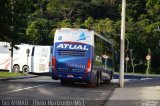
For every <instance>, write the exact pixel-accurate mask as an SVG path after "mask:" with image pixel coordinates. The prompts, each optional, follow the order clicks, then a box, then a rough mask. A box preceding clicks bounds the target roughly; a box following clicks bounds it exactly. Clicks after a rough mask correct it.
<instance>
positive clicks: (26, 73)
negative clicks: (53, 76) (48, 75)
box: [22, 66, 29, 75]
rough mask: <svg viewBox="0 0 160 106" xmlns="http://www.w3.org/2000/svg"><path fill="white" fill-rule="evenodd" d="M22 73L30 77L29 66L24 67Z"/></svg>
mask: <svg viewBox="0 0 160 106" xmlns="http://www.w3.org/2000/svg"><path fill="white" fill-rule="evenodd" d="M22 72H23V74H24V75H28V73H29V67H28V66H23V68H22Z"/></svg>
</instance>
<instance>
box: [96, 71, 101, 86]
mask: <svg viewBox="0 0 160 106" xmlns="http://www.w3.org/2000/svg"><path fill="white" fill-rule="evenodd" d="M100 84H101V74H100V71H98V72H97V75H96V86H97V87H99V86H100Z"/></svg>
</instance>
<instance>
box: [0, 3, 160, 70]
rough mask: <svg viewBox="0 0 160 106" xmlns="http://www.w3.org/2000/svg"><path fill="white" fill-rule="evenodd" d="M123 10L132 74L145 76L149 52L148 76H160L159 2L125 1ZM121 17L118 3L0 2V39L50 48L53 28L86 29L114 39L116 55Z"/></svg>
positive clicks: (127, 52)
mask: <svg viewBox="0 0 160 106" xmlns="http://www.w3.org/2000/svg"><path fill="white" fill-rule="evenodd" d="M126 9H127V11H126V14H127V15H126V16H127V17H126V39H128V40H129V44H127V41H126V48H127V46H128V50H126V55H128V56H129V57H130V60H131V58H132V60H133V61H132V62H133V63H134V66H135V72H139V73H141V72H142V73H145V70H146V68H147V66H146V59H145V56H146V55H147V53H148V51H147V50H148V49H150V50H151V53H152V54H151V57H152V60H151V67H152V71H151V73H160V66H159V63H160V37H159V35H160V29H159V27H158V26H160V15H159V13H160V0H127V8H126ZM120 14H121V1H120V0H0V40H1V41H8V42H14V43H15V44H16V43H31V44H41V45H51V44H52V42H53V39H54V32H55V30H56V28H61V27H72V28H87V29H91V30H94V31H96V32H98V33H100V34H102V35H104V36H106V37H107V38H110V39H113V41H114V47H115V50H116V51H117V52H119V47H120V45H119V44H120V40H119V39H120V24H121V22H120V19H121V15H120ZM99 46H101V45H100V44H99ZM101 49H103V48H101ZM131 53H132V56H131ZM117 56H118V55H117ZM129 63H131V61H129ZM129 63H128V65H129V70H130V71H132V65H131V64H129Z"/></svg>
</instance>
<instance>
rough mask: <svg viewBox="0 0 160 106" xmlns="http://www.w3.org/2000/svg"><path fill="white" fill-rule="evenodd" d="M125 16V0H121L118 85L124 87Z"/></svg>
mask: <svg viewBox="0 0 160 106" xmlns="http://www.w3.org/2000/svg"><path fill="white" fill-rule="evenodd" d="M125 17H126V0H122V13H121V50H120V73H119V85H120V87H124V60H125V59H124V52H125Z"/></svg>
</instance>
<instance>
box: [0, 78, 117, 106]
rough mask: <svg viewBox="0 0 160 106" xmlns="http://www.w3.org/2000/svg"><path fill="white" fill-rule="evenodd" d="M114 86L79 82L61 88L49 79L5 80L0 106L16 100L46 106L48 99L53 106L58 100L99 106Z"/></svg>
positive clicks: (0, 86) (16, 101)
mask: <svg viewBox="0 0 160 106" xmlns="http://www.w3.org/2000/svg"><path fill="white" fill-rule="evenodd" d="M115 87H118V84H117V83H110V84H101V86H100V87H89V86H87V85H86V84H79V83H75V84H67V85H61V84H60V81H59V80H57V81H56V80H52V79H51V78H50V77H49V76H38V77H31V78H25V79H16V80H6V81H0V100H1V103H0V105H2V106H11V105H12V106H16V105H17V104H16V103H18V101H21V102H24V100H25V102H26V103H29V104H31V105H34V106H35V105H36V106H40V105H43V104H44V105H46V103H48V101H49V100H51V101H52V102H51V104H52V105H53V103H55V101H57V100H58V101H63V103H64V104H66V103H70V104H69V105H71V106H72V105H75V104H71V102H72V101H73V102H75V101H76V103H79V104H76V105H78V106H79V105H82V106H103V105H104V104H105V103H106V101H107V99H108V98H109V97H110V96H111V94H112V92H113V90H114V88H115ZM77 100H78V102H77ZM12 101H13V102H12ZM64 101H65V102H64ZM67 101H69V102H67ZM7 104H8V105H7ZM48 105H50V104H48ZM54 105H57V104H54ZM61 105H63V104H61Z"/></svg>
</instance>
